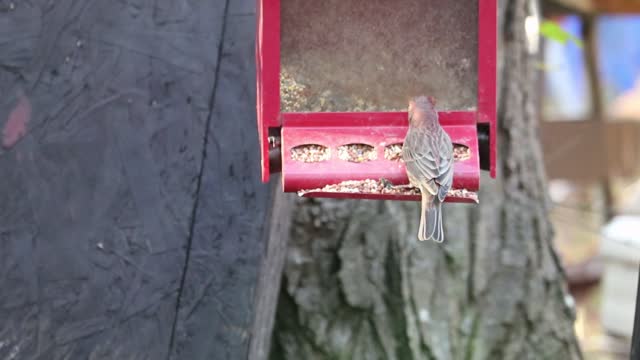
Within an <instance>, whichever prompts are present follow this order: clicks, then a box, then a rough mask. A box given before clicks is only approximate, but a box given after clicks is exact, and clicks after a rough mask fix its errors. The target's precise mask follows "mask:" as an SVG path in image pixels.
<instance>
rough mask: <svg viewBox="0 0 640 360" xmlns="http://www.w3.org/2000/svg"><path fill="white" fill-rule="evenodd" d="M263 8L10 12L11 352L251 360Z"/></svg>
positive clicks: (98, 5)
mask: <svg viewBox="0 0 640 360" xmlns="http://www.w3.org/2000/svg"><path fill="white" fill-rule="evenodd" d="M254 29H255V17H254V1H248V0H247V1H243V0H238V1H223V0H205V1H188V2H187V1H173V0H157V1H151V0H127V1H116V0H114V1H77V0H59V1H44V0H37V1H13V2H10V1H0V37H1V39H2V41H0V89H1V90H0V93H1V94H2V100H1V101H0V132H1V136H2V143H1V145H2V146H1V148H0V172H1V174H2V176H1V177H0V202H1V203H2V207H1V208H0V289H2V291H1V292H0V358H2V359H154V360H155V359H164V358H168V357H170V358H175V359H201V358H202V359H204V358H206V359H216V358H225V359H242V358H246V357H247V354H248V346H249V332H250V325H251V321H252V318H253V312H252V306H253V299H254V292H255V287H256V282H257V273H258V271H257V269H258V266H259V264H260V258H261V255H262V253H263V252H264V248H265V245H264V238H265V236H264V232H265V226H264V223H265V219H266V218H267V217H268V214H267V212H268V210H267V209H268V207H269V206H270V195H269V193H270V192H269V187H268V186H265V185H262V184H260V183H259V174H258V169H259V166H260V162H259V152H258V141H257V136H256V132H255V85H254V84H255V83H254V52H253V51H254Z"/></svg>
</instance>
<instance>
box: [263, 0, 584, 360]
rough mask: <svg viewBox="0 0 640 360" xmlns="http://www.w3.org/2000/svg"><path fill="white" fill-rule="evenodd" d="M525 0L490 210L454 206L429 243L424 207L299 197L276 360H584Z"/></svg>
mask: <svg viewBox="0 0 640 360" xmlns="http://www.w3.org/2000/svg"><path fill="white" fill-rule="evenodd" d="M526 3H527V2H526V1H523V0H513V1H508V2H506V1H505V2H503V3H502V4H501V5H502V6H501V13H500V19H501V22H500V28H501V30H502V34H503V35H502V38H501V46H502V53H501V54H500V55H501V61H500V81H501V82H500V83H501V88H500V95H501V101H500V103H499V125H498V127H499V129H498V130H499V134H498V136H499V139H500V140H499V161H500V163H499V170H498V177H497V179H496V180H493V179H489V178H488V177H486V178H483V179H482V186H481V188H482V189H481V192H480V199H481V203H480V205H478V206H470V205H461V204H445V206H444V207H443V208H444V222H445V226H446V229H445V231H446V242H445V243H444V244H443V245H439V244H436V243H433V242H418V240H417V236H416V234H417V226H418V217H419V204H417V203H401V202H372V201H344V200H341V201H336V200H313V199H311V200H310V199H302V200H300V201H299V202H298V203H297V205H296V211H295V212H294V213H295V214H296V215H295V218H294V223H293V227H292V232H291V239H290V245H289V251H288V255H287V263H286V266H285V273H284V281H283V285H282V289H281V295H280V301H279V307H278V315H277V322H276V331H275V334H274V337H275V341H274V346H273V348H272V354H271V355H272V358H273V359H356V360H357V359H402V360H405V359H438V360H443V359H578V358H581V354H580V350H579V348H578V345H577V341H576V339H575V336H574V334H573V320H574V314H573V307H572V300H571V298H570V297H569V296H568V294H567V291H566V287H565V281H564V276H563V272H562V269H561V265H560V263H559V261H558V258H557V257H556V255H555V252H554V250H553V247H552V237H553V230H552V228H551V225H550V222H549V219H548V201H547V194H546V188H545V184H546V181H545V174H544V168H543V162H542V157H541V151H540V146H539V141H538V134H537V129H536V126H537V125H536V123H537V113H536V109H535V98H534V97H535V93H536V92H535V89H534V85H535V81H534V79H535V73H534V71H535V70H534V68H533V64H534V63H535V59H534V58H532V57H531V56H530V55H529V54H528V53H527V50H526V38H525V34H524V18H525V16H526V13H525V11H526V9H527V6H526Z"/></svg>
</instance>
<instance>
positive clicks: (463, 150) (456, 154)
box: [453, 144, 471, 161]
mask: <svg viewBox="0 0 640 360" xmlns="http://www.w3.org/2000/svg"><path fill="white" fill-rule="evenodd" d="M469 158H471V151H470V150H469V147H467V146H465V145H460V144H453V161H464V160H468V159H469Z"/></svg>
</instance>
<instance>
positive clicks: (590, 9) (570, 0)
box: [550, 0, 640, 14]
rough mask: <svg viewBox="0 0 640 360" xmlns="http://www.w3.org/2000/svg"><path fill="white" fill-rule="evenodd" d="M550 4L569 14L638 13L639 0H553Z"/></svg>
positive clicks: (639, 7)
mask: <svg viewBox="0 0 640 360" xmlns="http://www.w3.org/2000/svg"><path fill="white" fill-rule="evenodd" d="M550 3H553V4H556V5H559V6H561V7H563V8H565V9H567V10H569V11H570V12H579V13H586V14H598V13H600V14H601V13H619V14H623V13H624V14H628V13H638V12H640V1H639V0H553V1H550Z"/></svg>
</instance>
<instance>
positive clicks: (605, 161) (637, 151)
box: [540, 120, 640, 182]
mask: <svg viewBox="0 0 640 360" xmlns="http://www.w3.org/2000/svg"><path fill="white" fill-rule="evenodd" d="M540 131H541V134H540V136H541V138H542V147H543V149H544V151H545V163H546V168H547V174H548V176H549V178H550V179H567V180H573V181H588V182H595V181H599V180H600V179H602V178H603V177H606V176H614V177H624V178H633V177H637V176H639V175H640V122H601V121H590V120H588V121H543V122H541V126H540ZM603 150H604V151H603Z"/></svg>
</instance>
